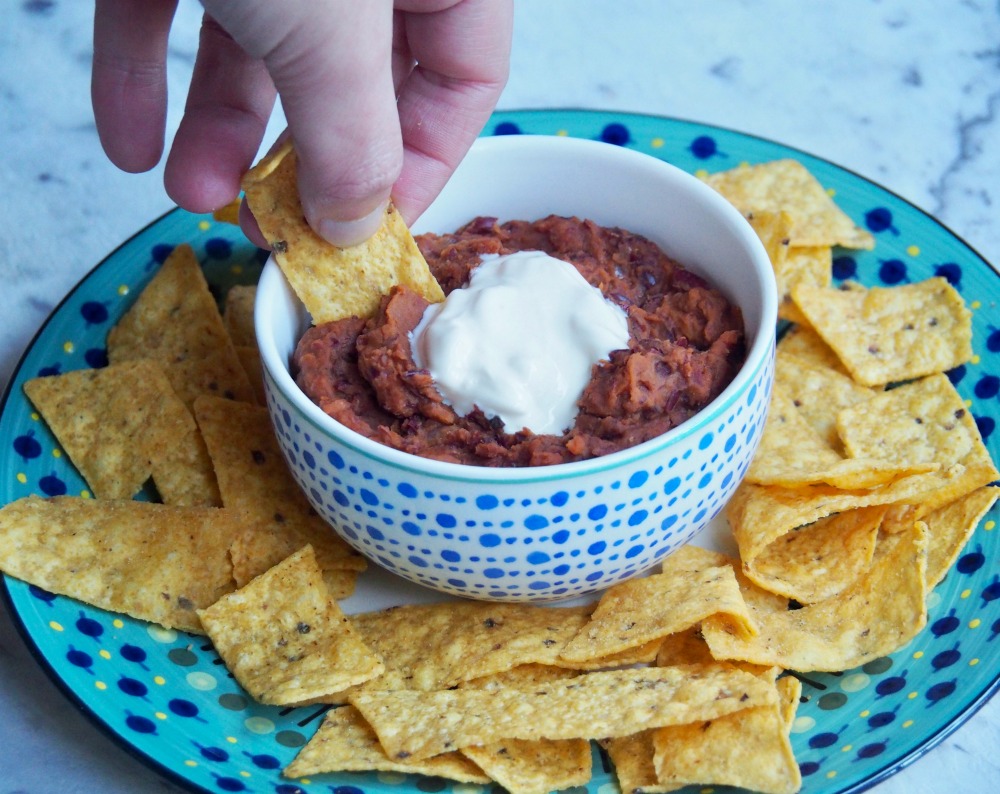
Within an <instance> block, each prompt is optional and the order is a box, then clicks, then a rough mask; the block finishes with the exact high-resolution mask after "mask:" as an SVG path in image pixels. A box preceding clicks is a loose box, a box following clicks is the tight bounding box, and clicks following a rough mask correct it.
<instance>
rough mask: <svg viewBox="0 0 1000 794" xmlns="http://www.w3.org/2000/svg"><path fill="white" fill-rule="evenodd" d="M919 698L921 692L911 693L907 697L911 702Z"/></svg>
mask: <svg viewBox="0 0 1000 794" xmlns="http://www.w3.org/2000/svg"><path fill="white" fill-rule="evenodd" d="M919 696H920V693H919V692H911V693H910V694H908V695H907V696H906V697H908V698H909V699H910V700H914V699H916V698H917V697H919Z"/></svg>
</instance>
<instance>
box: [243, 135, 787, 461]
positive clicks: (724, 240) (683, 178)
mask: <svg viewBox="0 0 1000 794" xmlns="http://www.w3.org/2000/svg"><path fill="white" fill-rule="evenodd" d="M549 214H558V215H576V216H578V217H581V218H588V219H590V220H593V221H595V222H597V223H599V224H601V225H604V226H620V227H622V228H624V229H627V230H629V231H632V232H635V233H638V234H641V235H644V236H646V237H648V238H649V239H651V240H653V241H654V242H656V243H657V244H658V245H659V246H660V247H661V248H663V250H664V251H665V252H666V253H667V254H668V255H670V256H672V257H673V258H675V259H676V260H677V261H678V262H680V263H681V264H683V265H684V266H685V267H687V268H688V269H689V270H691V271H693V272H695V273H697V274H699V275H701V276H703V277H705V278H706V279H708V280H709V281H710V282H711V283H712V284H714V285H715V286H717V287H718V288H719V289H721V290H722V291H723V292H724V293H725V294H726V296H727V297H728V298H729V299H730V300H731V301H733V302H735V303H737V304H738V305H739V306H740V308H741V309H742V311H743V316H744V321H745V323H746V330H747V337H748V351H747V361H746V363H745V364H744V366H743V368H742V369H741V371H740V373H739V374H738V375H737V377H736V379H735V380H734V381H733V383H731V384H730V386H729V387H728V388H727V389H726V390H725V391H724V392H723V394H722V395H720V396H719V397H718V398H716V401H717V402H719V401H724V400H727V399H730V398H731V395H732V394H733V393H738V392H740V391H742V390H743V389H745V388H746V387H747V384H748V383H749V380H750V378H751V376H752V375H753V373H755V372H756V371H757V370H758V369H759V367H760V366H761V365H762V363H763V361H764V360H765V358H766V357H767V356H769V355H770V348H771V343H772V341H773V336H774V327H775V322H776V316H777V301H776V287H775V283H774V276H773V271H772V269H771V265H770V262H769V260H768V257H767V254H766V252H765V251H764V248H763V246H762V245H761V243H760V241H759V239H758V238H757V236H756V234H755V233H754V232H753V230H752V229H751V228H750V226H749V224H748V223H747V222H746V221H745V219H744V218H743V217H742V216H741V215H740V213H739V212H738V211H737V210H736V209H734V208H733V207H732V206H731V205H730V204H729V203H728V202H727V201H725V200H724V199H723V198H722V197H721V196H719V195H718V194H717V193H716V192H715V191H714V190H712V189H711V188H709V187H708V186H707V185H704V184H703V183H701V182H700V181H699V180H698V179H696V178H695V177H693V176H691V175H690V174H687V173H686V172H683V171H681V170H680V169H678V168H675V167H674V166H671V165H669V164H667V163H665V162H663V161H660V160H657V159H655V158H653V157H650V156H648V155H644V154H641V153H638V152H635V151H632V150H629V149H625V148H622V147H618V146H613V145H611V144H606V143H600V142H596V141H588V140H582V139H573V138H560V137H555V136H530V135H529V136H524V135H520V136H503V137H495V138H483V139H480V140H478V141H476V143H475V144H474V145H473V147H472V149H471V150H470V152H469V154H468V155H467V157H466V158H465V159H464V160H463V162H462V164H461V165H460V166H459V167H458V169H457V170H456V172H455V174H454V175H453V177H452V178H451V180H450V181H449V182H448V184H447V185H446V186H445V188H444V189H443V190H442V192H441V193H440V195H439V196H438V198H437V199H436V200H435V202H434V203H433V204H432V205H431V206H430V207H429V208H428V209H427V211H426V212H425V213H424V214H423V215H422V216H421V217H420V218H419V219H418V221H417V222H416V223H414V224H413V227H412V231H413V232H414V234H420V233H423V232H430V231H433V232H448V231H453V230H454V229H456V228H458V227H459V226H461V225H463V224H464V223H466V222H468V221H470V220H472V219H473V218H475V217H476V216H479V215H485V216H491V217H497V218H498V219H499V220H500V221H501V222H503V221H507V220H536V219H538V218H542V217H545V216H546V215H549ZM255 323H256V329H257V336H258V341H259V343H260V348H261V355H262V359H263V363H264V367H265V369H266V370H267V372H268V373H269V374H270V375H271V377H272V378H273V379H274V381H275V385H276V386H277V387H278V388H280V389H281V390H282V392H283V393H284V394H285V395H286V397H288V398H289V399H290V400H291V401H292V402H293V404H295V405H296V407H297V408H299V409H300V410H301V411H302V412H303V413H304V414H305V415H306V416H307V417H309V418H310V419H311V420H312V421H313V422H314V423H315V424H317V426H318V427H321V428H328V432H332V433H333V434H335V435H339V436H345V435H346V437H347V438H349V439H350V441H351V443H352V445H353V446H355V447H360V448H363V449H367V448H370V447H371V446H372V445H375V446H378V447H379V453H378V454H380V455H385V456H387V457H388V458H390V459H393V458H395V457H399V456H402V457H401V460H402V458H411V457H412V456H410V455H406V454H405V453H397V452H396V450H391V449H389V448H387V447H381V445H377V444H376V442H373V441H369V440H368V439H365V438H363V437H361V436H360V435H357V434H355V433H353V432H352V431H349V430H347V429H346V428H343V427H342V426H339V425H337V423H336V422H334V421H333V420H332V419H330V418H329V417H327V416H326V415H325V414H323V412H322V411H320V410H319V408H318V407H317V406H315V405H314V404H313V403H312V402H311V401H310V400H309V399H308V398H307V397H306V396H305V395H304V394H303V393H302V392H301V390H299V388H298V387H297V386H296V385H295V383H294V381H293V380H292V379H291V377H290V375H289V373H288V365H289V360H290V358H291V354H292V352H293V350H294V348H295V344H296V343H297V341H298V339H299V337H300V336H301V335H302V334H303V333H304V332H305V330H306V329H307V328H308V327H309V324H310V317H309V315H308V313H307V312H306V311H305V309H304V307H303V306H302V304H301V302H300V301H299V300H298V298H297V297H296V296H295V294H294V293H293V292H292V290H291V288H290V286H289V285H288V282H287V281H286V280H285V278H284V276H283V275H282V274H281V271H280V269H279V268H278V267H277V265H276V263H275V262H274V261H273V259H272V260H270V261H269V262H268V264H267V265H266V267H265V268H264V273H263V274H262V277H261V280H260V286H259V289H258V297H257V306H256V311H255ZM709 408H710V407H709ZM706 410H709V409H703V412H702V413H704V412H705V411H706ZM692 421H694V420H692ZM686 424H688V423H685V425H686ZM682 427H683V426H682ZM680 429H681V428H675V430H680ZM671 432H674V431H671ZM647 443H650V442H647ZM625 452H627V450H626V451H625ZM620 454H622V453H615V455H620ZM609 457H611V456H609ZM397 462H398V461H397ZM584 463H585V462H584ZM426 465H427V466H430V468H431V469H435V468H438V467H444V469H445V470H449V469H451V470H454V469H455V468H462V469H466V470H475V469H478V468H481V467H470V466H460V465H459V464H451V463H439V462H436V461H427V462H426ZM579 465H580V464H579V463H570V464H561V465H560V466H556V467H547V468H552V469H555V468H565V467H567V466H575V467H579ZM511 471H517V470H500V471H499V472H498V471H496V470H491V469H486V470H485V471H483V472H482V473H481V475H482V476H487V473H488V476H489V477H509V476H511V473H510V472H511ZM552 473H553V472H549V473H548V474H549V475H551V474H552ZM469 474H470V476H471V477H472V478H474V479H478V478H479V476H480V475H479V474H477V473H473V472H469ZM523 474H524V473H523V472H522V475H523ZM537 475H538V472H532V473H531V475H529V476H537Z"/></svg>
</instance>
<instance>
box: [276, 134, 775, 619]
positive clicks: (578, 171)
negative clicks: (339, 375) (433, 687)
mask: <svg viewBox="0 0 1000 794" xmlns="http://www.w3.org/2000/svg"><path fill="white" fill-rule="evenodd" d="M552 213H555V214H559V215H576V216H579V217H584V218H589V219H592V220H594V221H596V222H598V223H600V224H602V225H606V226H608V225H610V226H620V227H622V228H625V229H628V230H630V231H633V232H636V233H639V234H642V235H644V236H646V237H648V238H650V239H652V240H653V241H655V242H656V243H658V244H659V245H660V246H661V247H662V248H663V249H664V250H665V251H666V252H667V253H668V254H669V255H671V256H672V257H674V258H675V259H676V260H678V261H679V262H680V263H681V264H683V265H684V266H685V267H687V268H688V269H690V270H692V271H693V272H695V273H698V274H700V275H702V276H704V277H706V278H707V279H708V280H709V281H710V282H711V283H712V284H714V285H715V286H717V287H719V288H720V289H721V290H722V291H723V292H724V293H725V294H726V295H727V297H728V298H729V299H730V300H732V301H734V302H735V303H737V304H738V305H739V306H740V308H741V309H742V311H743V316H744V321H745V323H746V330H747V337H748V339H747V342H748V344H747V357H746V362H745V364H744V365H743V367H742V369H741V370H740V371H739V373H738V374H737V376H736V378H735V379H734V380H733V382H732V383H731V384H730V385H729V386H728V387H727V388H726V389H725V390H724V391H723V392H722V394H721V395H719V397H718V398H716V399H715V400H714V401H713V402H711V403H710V404H709V405H708V406H706V407H705V408H704V409H702V410H701V411H700V412H699V413H698V414H697V415H696V416H694V417H693V418H691V419H690V420H688V421H687V422H685V423H683V424H682V425H680V426H678V427H676V428H674V429H673V430H671V431H670V432H668V433H665V434H664V435H662V436H659V437H657V438H655V439H652V440H650V441H647V442H645V443H643V444H640V445H638V446H635V447H632V448H630V449H626V450H623V451H620V452H616V453H614V454H611V455H607V456H604V457H600V458H596V459H593V460H587V461H579V462H573V463H566V464H560V465H556V466H548V467H541V468H520V469H495V468H486V467H477V466H469V465H460V464H454V463H443V462H440V461H434V460H427V459H424V458H420V457H418V456H415V455H411V454H408V453H403V452H399V451H397V450H395V449H391V448H389V447H386V446H383V445H381V444H378V443H377V442H374V441H371V440H369V439H367V438H364V437H363V436H361V435H359V434H357V433H355V432H353V431H351V430H349V429H347V428H346V427H344V426H343V425H341V424H339V423H338V422H336V421H334V420H333V419H331V418H330V417H329V416H327V415H326V414H324V413H323V412H322V411H321V410H320V409H319V408H318V407H317V406H316V405H315V404H314V403H313V402H311V401H310V400H309V398H308V397H306V396H305V394H303V392H302V391H301V390H300V389H299V388H298V386H296V384H295V382H294V381H293V379H292V377H291V376H290V374H289V369H288V367H289V360H290V357H291V354H292V351H293V350H294V347H295V344H296V342H297V341H298V339H299V337H300V336H301V335H302V333H303V332H304V331H305V330H306V328H307V327H308V325H309V322H310V320H309V317H308V315H307V314H306V312H305V310H304V309H303V307H302V305H301V303H300V302H299V301H298V299H297V298H296V297H295V295H294V294H293V292H292V291H291V289H290V287H289V286H288V283H287V282H286V280H285V278H284V276H283V275H282V273H281V271H280V270H279V269H278V267H277V265H276V264H275V263H274V262H273V260H272V261H270V262H268V264H267V265H266V266H265V268H264V272H263V274H262V277H261V280H260V285H259V289H258V297H257V305H256V330H257V337H258V341H259V344H260V349H261V356H262V359H263V364H264V372H265V385H266V390H267V400H268V409H269V411H270V413H271V417H272V419H273V422H274V426H275V429H276V431H277V435H278V440H279V442H280V443H281V446H282V449H283V451H284V454H285V456H286V458H287V461H288V464H289V467H290V469H291V471H292V473H293V474H294V476H295V478H296V480H297V481H298V483H299V484H300V486H301V487H302V489H303V490H304V491H305V493H306V494H307V495H308V497H309V500H310V502H311V504H312V505H313V507H314V508H315V509H316V511H317V512H318V513H319V514H320V515H321V516H323V518H324V519H326V521H327V522H329V524H330V526H331V527H333V529H334V530H335V531H336V532H337V533H338V534H339V535H341V536H342V537H343V538H344V539H345V540H346V541H347V542H348V543H350V544H351V545H352V546H353V547H354V548H356V549H357V550H358V551H359V552H361V553H362V554H364V555H365V556H367V557H368V558H369V559H371V560H372V561H374V562H375V563H376V564H378V565H381V566H384V567H385V568H387V569H389V570H391V571H393V572H395V573H397V574H399V575H401V576H404V577H406V578H408V579H410V580H412V581H414V582H417V583H419V584H422V585H426V586H427V587H430V588H434V589H436V590H441V591H445V592H448V593H452V594H456V595H461V596H467V597H472V598H479V599H496V600H538V601H541V600H555V599H559V598H566V597H570V596H577V595H582V594H586V593H591V592H593V591H596V590H600V589H603V588H606V587H607V586H609V585H611V584H613V583H614V582H617V581H620V580H623V579H627V578H629V577H632V576H635V575H637V574H639V573H641V572H643V571H646V570H648V569H649V568H651V567H652V566H653V565H655V564H656V563H657V562H658V561H660V560H661V559H662V558H663V557H664V555H666V554H669V553H670V552H671V551H673V550H674V549H676V548H678V547H679V546H681V545H682V544H684V543H686V542H688V541H689V540H691V538H693V537H694V536H695V535H696V534H697V533H698V532H699V531H700V530H701V529H703V528H704V527H705V525H706V524H707V523H708V522H709V521H710V520H711V519H712V518H713V517H714V516H715V515H716V514H718V512H719V511H720V510H721V509H722V508H723V506H724V505H725V503H726V501H727V500H728V499H729V498H730V496H731V495H732V493H733V490H734V489H735V488H736V486H737V484H738V483H739V482H740V480H741V479H742V477H743V475H744V473H745V472H746V469H747V466H748V465H749V463H750V459H751V457H752V456H753V453H754V452H755V450H756V448H757V445H758V442H759V438H760V434H761V431H762V429H763V425H764V420H765V418H766V413H767V404H768V399H769V395H770V391H771V384H772V381H773V357H774V330H775V322H776V297H775V292H776V290H775V283H774V277H773V274H772V270H771V266H770V264H769V262H768V259H767V255H766V253H765V252H764V250H763V247H762V246H761V244H760V242H759V240H758V239H757V237H756V235H755V234H754V233H753V231H752V230H751V228H750V226H749V225H748V224H747V223H746V221H745V220H744V219H743V217H742V216H741V215H740V214H739V213H738V212H737V211H736V210H735V209H733V208H732V207H731V206H730V205H729V204H728V203H727V202H726V201H724V200H723V199H722V198H721V197H720V196H718V195H717V194H716V193H715V192H714V191H713V190H711V189H710V188H708V187H706V186H705V185H704V184H702V183H701V182H699V181H698V180H697V179H696V178H694V177H693V176H691V175H689V174H687V173H685V172H683V171H681V170H679V169H677V168H675V167H673V166H670V165H668V164H666V163H664V162H662V161H660V160H657V159H655V158H653V157H650V156H647V155H643V154H640V153H637V152H635V151H632V150H628V149H625V148H621V147H617V146H613V145H610V144H605V143H598V142H595V141H586V140H579V139H568V138H558V137H543V136H503V137H496V138H488V139H482V140H479V141H477V142H476V144H475V145H474V146H473V148H472V150H471V152H470V153H469V155H468V156H467V157H466V159H465V160H464V162H463V163H462V165H461V166H460V167H459V169H458V170H457V171H456V173H455V175H454V176H453V178H452V179H451V181H450V182H449V183H448V185H447V186H446V187H445V189H444V190H443V191H442V193H441V195H440V196H439V198H438V199H437V200H436V201H435V202H434V204H433V205H432V206H431V207H430V208H429V209H428V210H427V211H426V213H425V214H424V215H423V216H422V217H421V218H420V220H419V222H418V223H416V224H414V227H413V231H414V232H415V233H420V232H424V231H437V232H449V231H453V230H454V229H456V228H458V227H459V226H461V225H462V224H464V223H466V222H467V221H469V220H471V219H472V218H473V217H475V216H477V215H489V216H495V217H498V218H499V219H500V220H501V221H505V220H516V219H523V220H535V219H538V218H542V217H544V216H546V215H549V214H552Z"/></svg>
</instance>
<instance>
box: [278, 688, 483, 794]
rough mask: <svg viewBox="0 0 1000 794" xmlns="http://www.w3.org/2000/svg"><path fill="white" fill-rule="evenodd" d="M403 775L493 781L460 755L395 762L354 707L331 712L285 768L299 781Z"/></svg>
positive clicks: (445, 754)
mask: <svg viewBox="0 0 1000 794" xmlns="http://www.w3.org/2000/svg"><path fill="white" fill-rule="evenodd" d="M369 770H374V771H378V772H403V773H408V774H419V775H432V776H435V777H443V778H447V779H449V780H457V781H459V782H462V783H482V784H486V783H489V782H490V778H489V777H488V776H487V775H485V774H483V772H482V771H481V770H480V769H479V768H477V767H476V765H475V764H473V763H472V762H471V761H469V760H468V759H467V758H465V757H464V756H462V755H461V754H460V753H457V752H455V753H444V754H442V755H438V756H434V757H433V758H426V759H424V760H422V761H409V760H393V759H391V758H389V757H388V756H387V755H386V754H385V751H384V750H383V749H382V745H381V744H379V742H378V738H377V737H376V736H375V732H374V731H372V729H371V728H370V727H369V726H368V723H367V722H365V720H364V718H363V717H362V716H361V715H360V714H359V713H358V711H357V709H355V708H353V707H352V706H341V707H340V708H335V709H330V711H328V712H327V713H326V716H325V717H324V718H323V722H322V723H320V726H319V728H318V729H317V731H316V733H315V734H314V735H313V737H312V738H311V739H310V740H309V741H308V742H306V744H305V745H303V747H302V749H301V750H299V752H298V754H297V755H296V756H295V758H294V759H293V760H292V763H290V764H289V765H288V766H287V767H285V769H284V774H285V775H286V776H287V777H292V778H298V777H306V776H307V775H319V774H321V773H323V772H367V771H369Z"/></svg>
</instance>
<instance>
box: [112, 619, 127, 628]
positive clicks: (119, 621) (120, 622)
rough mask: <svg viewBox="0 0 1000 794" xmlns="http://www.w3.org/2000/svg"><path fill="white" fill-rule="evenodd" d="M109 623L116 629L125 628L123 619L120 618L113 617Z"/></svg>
mask: <svg viewBox="0 0 1000 794" xmlns="http://www.w3.org/2000/svg"><path fill="white" fill-rule="evenodd" d="M111 625H112V626H114V627H115V628H116V629H123V628H125V621H123V620H122V619H121V618H115V619H114V620H112V621H111Z"/></svg>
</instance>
